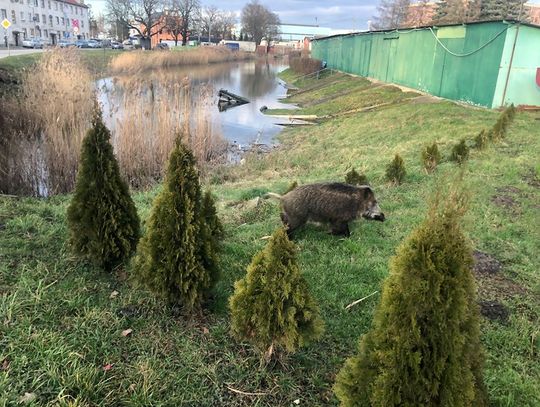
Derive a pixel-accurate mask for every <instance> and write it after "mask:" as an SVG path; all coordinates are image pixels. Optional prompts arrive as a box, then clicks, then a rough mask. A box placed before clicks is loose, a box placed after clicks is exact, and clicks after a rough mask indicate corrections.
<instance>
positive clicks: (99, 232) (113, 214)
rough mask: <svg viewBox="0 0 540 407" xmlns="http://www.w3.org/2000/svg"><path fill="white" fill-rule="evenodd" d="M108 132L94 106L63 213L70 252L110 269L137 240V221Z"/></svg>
mask: <svg viewBox="0 0 540 407" xmlns="http://www.w3.org/2000/svg"><path fill="white" fill-rule="evenodd" d="M109 139H110V132H109V130H108V129H107V127H106V126H105V124H103V120H102V117H101V112H100V110H99V108H97V107H96V110H95V113H94V117H93V119H92V128H91V129H90V130H89V131H88V133H87V134H86V136H85V138H84V140H83V143H82V149H81V160H80V163H79V172H78V174H77V181H76V185H75V193H74V195H73V198H72V199H71V203H70V205H69V207H68V210H67V220H68V226H69V235H70V239H69V240H70V244H71V247H72V248H73V250H74V252H75V253H76V254H77V255H79V256H82V257H84V258H86V259H88V260H90V261H92V262H93V263H95V264H98V265H99V266H100V267H102V268H104V269H106V270H111V269H112V268H114V267H115V266H117V265H119V264H121V263H122V262H123V261H124V260H126V259H128V258H129V257H130V256H131V255H132V254H133V252H134V251H135V248H136V246H137V241H138V240H139V233H140V229H139V218H138V216H137V210H136V209H135V205H134V203H133V200H132V199H131V197H130V195H129V188H128V186H127V183H126V182H125V181H124V180H122V178H121V177H120V170H119V168H118V163H117V161H116V158H115V157H114V153H113V147H112V145H111V143H110V142H109Z"/></svg>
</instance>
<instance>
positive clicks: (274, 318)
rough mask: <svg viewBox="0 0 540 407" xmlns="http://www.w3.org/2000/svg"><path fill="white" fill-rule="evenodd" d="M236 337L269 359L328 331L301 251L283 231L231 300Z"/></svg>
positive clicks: (255, 260) (258, 257)
mask: <svg viewBox="0 0 540 407" xmlns="http://www.w3.org/2000/svg"><path fill="white" fill-rule="evenodd" d="M229 307H230V311H231V319H232V322H231V325H232V333H233V335H234V336H235V337H236V338H237V339H239V340H245V341H248V342H250V343H252V344H253V345H254V346H255V347H256V348H257V349H259V350H260V351H261V353H263V354H264V356H265V359H266V360H267V361H268V360H269V359H270V358H271V356H272V354H273V352H274V351H275V350H280V349H284V350H286V351H287V352H290V353H291V352H294V351H295V350H296V349H297V348H298V347H299V346H303V345H305V344H307V343H308V342H310V341H312V340H316V339H318V338H319V337H320V336H321V334H322V332H323V321H322V319H321V318H320V316H319V309H318V306H317V304H316V303H315V300H314V299H313V297H312V296H311V295H310V293H309V288H308V285H307V282H306V281H305V279H304V277H303V276H302V274H301V271H300V268H299V266H298V263H297V261H296V247H295V245H294V243H292V242H291V241H290V240H289V239H288V237H287V233H286V231H285V229H283V228H280V229H278V230H277V231H276V232H275V233H274V234H273V236H272V237H271V239H270V240H269V241H268V244H267V245H266V247H265V248H264V249H263V250H262V251H261V252H259V253H257V254H256V255H255V257H254V258H253V261H252V262H251V264H250V265H249V266H248V268H247V274H246V276H245V277H244V278H243V279H241V280H239V281H237V282H236V283H235V290H234V294H233V295H232V297H231V298H230V299H229Z"/></svg>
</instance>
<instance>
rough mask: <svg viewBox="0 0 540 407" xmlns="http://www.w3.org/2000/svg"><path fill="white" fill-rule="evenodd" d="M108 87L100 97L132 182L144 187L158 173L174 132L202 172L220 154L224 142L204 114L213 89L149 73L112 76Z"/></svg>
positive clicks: (122, 164) (159, 175) (124, 169)
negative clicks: (149, 75)
mask: <svg viewBox="0 0 540 407" xmlns="http://www.w3.org/2000/svg"><path fill="white" fill-rule="evenodd" d="M113 89H114V90H113V91H112V92H108V93H106V94H101V98H102V100H101V101H102V104H103V106H104V115H105V119H106V121H107V124H108V126H109V127H110V128H111V131H112V134H113V137H112V141H113V145H114V149H115V152H116V155H117V158H118V161H119V164H120V170H121V172H122V174H123V176H124V177H125V179H126V180H127V181H128V182H129V184H130V185H131V186H132V187H134V188H147V187H149V186H152V185H153V184H155V183H156V182H158V181H159V180H160V179H161V178H162V176H163V174H164V171H165V169H166V168H165V167H166V163H167V160H168V158H169V154H170V152H171V150H172V148H173V146H174V143H175V140H176V138H177V137H181V138H183V141H184V142H185V143H186V144H187V145H189V146H190V148H191V149H192V150H193V152H194V155H195V157H196V158H197V161H198V163H199V167H200V169H201V170H203V171H204V169H205V168H206V165H207V164H208V163H210V162H214V161H216V160H218V159H219V158H220V157H221V156H222V154H223V151H224V150H225V149H226V143H225V141H224V140H223V137H222V136H221V132H220V129H219V125H218V124H216V123H215V122H214V121H213V120H212V119H211V117H210V115H209V110H208V109H210V108H211V106H210V105H211V104H212V93H213V92H212V91H211V90H209V89H208V88H207V87H205V86H202V87H192V84H191V83H190V81H189V80H188V79H187V78H184V79H182V80H180V81H176V80H170V79H167V78H165V77H164V76H161V77H160V76H158V77H155V76H154V77H152V78H132V77H129V78H120V79H116V81H115V84H114V87H113ZM214 108H215V106H214Z"/></svg>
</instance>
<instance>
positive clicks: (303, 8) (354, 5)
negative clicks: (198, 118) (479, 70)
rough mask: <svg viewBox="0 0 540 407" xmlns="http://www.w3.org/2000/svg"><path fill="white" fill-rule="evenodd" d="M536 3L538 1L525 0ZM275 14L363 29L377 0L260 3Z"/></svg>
mask: <svg viewBox="0 0 540 407" xmlns="http://www.w3.org/2000/svg"><path fill="white" fill-rule="evenodd" d="M247 2H248V0H225V1H223V0H220V1H217V0H213V1H212V0H201V4H202V5H203V6H209V5H215V6H217V7H218V8H220V9H222V10H229V11H235V12H236V13H237V14H238V16H240V11H241V10H242V7H244V5H245V4H246V3H247ZM529 2H530V3H540V0H529ZM260 3H261V4H263V5H265V6H266V7H268V8H269V9H271V10H272V11H274V12H275V13H277V14H278V15H279V18H280V19H281V22H282V23H289V24H317V25H320V26H321V27H329V28H333V29H351V30H365V29H367V27H368V24H367V22H368V20H371V19H372V17H373V15H374V14H376V11H377V10H376V8H377V4H379V0H340V1H328V0H325V1H323V0H261V1H260ZM87 4H91V5H92V8H93V10H94V12H95V14H98V13H99V12H100V11H101V12H103V10H104V8H105V0H87Z"/></svg>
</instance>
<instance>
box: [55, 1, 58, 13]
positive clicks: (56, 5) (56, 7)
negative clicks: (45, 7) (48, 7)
mask: <svg viewBox="0 0 540 407" xmlns="http://www.w3.org/2000/svg"><path fill="white" fill-rule="evenodd" d="M54 9H55V10H56V11H58V2H57V1H55V2H54Z"/></svg>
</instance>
